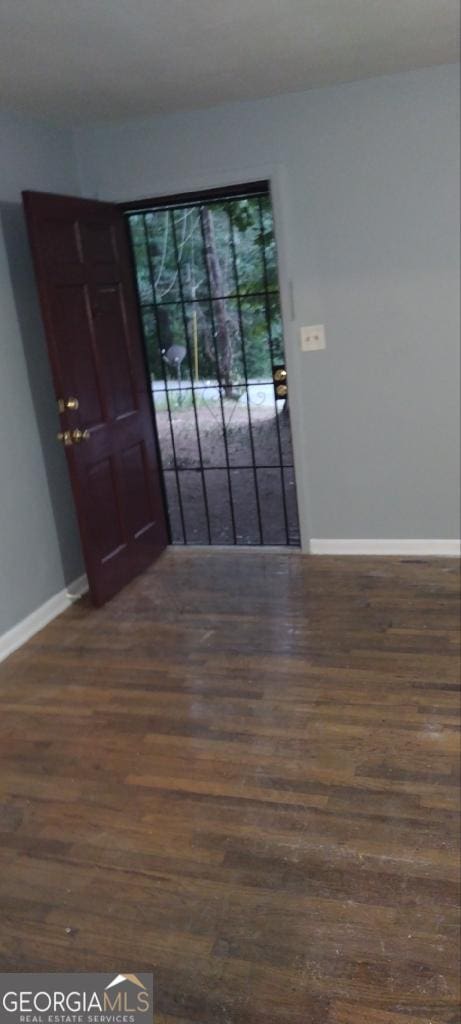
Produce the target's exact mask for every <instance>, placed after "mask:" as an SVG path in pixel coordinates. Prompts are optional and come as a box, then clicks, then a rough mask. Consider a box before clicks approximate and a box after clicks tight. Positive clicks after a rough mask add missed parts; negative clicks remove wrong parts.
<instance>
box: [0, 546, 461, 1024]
mask: <svg viewBox="0 0 461 1024" xmlns="http://www.w3.org/2000/svg"><path fill="white" fill-rule="evenodd" d="M458 593H459V576H458V565H457V563H456V562H454V561H448V560H443V559H438V560H433V561H424V560H414V559H413V560H400V559H368V558H367V559H365V558H361V559H358V558H344V559H341V558H312V559H309V558H303V557H301V556H299V555H296V554H286V555H285V554H280V555H279V554H275V553H259V552H255V553H250V552H238V551H230V552H222V551H213V550H204V551H203V552H200V551H181V550H169V551H168V552H166V554H165V555H164V556H163V557H162V559H161V560H160V562H159V563H157V565H156V566H155V567H154V568H153V569H151V570H150V571H149V572H147V573H146V574H145V575H144V576H143V577H141V578H139V579H138V580H137V581H135V583H133V584H132V585H130V586H129V587H128V588H127V589H126V590H125V591H124V593H122V594H121V595H119V597H118V598H116V599H115V600H114V601H112V602H111V603H110V604H109V605H107V606H106V607H105V608H102V609H100V610H98V611H96V610H92V609H91V608H90V607H89V605H88V604H87V602H86V600H83V601H81V602H79V603H78V604H77V605H75V606H74V607H73V608H71V609H70V610H69V611H68V612H66V613H65V614H64V615H62V616H61V617H60V618H58V619H56V620H55V621H54V622H53V623H52V624H51V625H49V626H48V627H47V628H46V629H45V630H44V631H43V632H41V633H40V634H38V635H37V636H36V637H35V638H34V639H33V640H32V641H31V642H29V643H28V644H27V645H26V646H25V647H23V648H22V649H21V650H20V651H18V652H17V653H16V654H14V655H13V656H12V657H11V658H10V659H9V660H8V661H6V662H5V663H4V664H3V665H2V666H0V723H1V762H0V766H1V779H0V784H1V796H0V839H1V853H0V902H1V924H0V969H1V970H18V971H26V970H34V969H39V970H51V971H61V970H73V971H85V970H98V969H100V970H107V971H109V970H110V971H117V972H119V971H128V970H129V971H134V972H137V971H142V970H153V971H154V973H155V977H156V987H157V991H158V1015H157V1017H156V1024H192V1022H194V1024H458V1022H459V1019H460V1014H459V1008H458V990H457V961H458V957H457V948H458V947H457V944H458V914H457V905H458V893H457V889H458V880H459V861H458V851H457V842H458V825H457V818H456V803H457V796H458V788H457V778H456V776H457V770H458V768H459V746H458V740H459V733H458V727H459V715H458V711H459V704H458V696H457V683H458V680H459V661H458V657H457V641H458V626H459V620H458Z"/></svg>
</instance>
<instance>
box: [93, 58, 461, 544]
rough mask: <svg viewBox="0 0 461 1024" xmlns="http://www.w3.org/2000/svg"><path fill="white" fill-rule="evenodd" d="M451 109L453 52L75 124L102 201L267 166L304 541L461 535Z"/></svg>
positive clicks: (212, 181)
mask: <svg viewBox="0 0 461 1024" xmlns="http://www.w3.org/2000/svg"><path fill="white" fill-rule="evenodd" d="M458 113H459V112H458V68H457V67H456V66H453V65H452V66H447V67H437V68H431V69H427V70H422V71H416V72H410V73H408V74H402V75H393V76H389V77H383V78H378V79H373V80H368V81H364V82H360V83H354V84H350V85H344V86H340V87H335V88H328V89H319V90H315V91H311V92H307V93H300V94H296V95H290V96H282V97H277V98H274V99H269V100H264V101H259V102H251V103H241V104H233V105H229V106H226V107H220V108H215V109H213V110H208V111H201V112H194V113H189V114H180V115H172V116H168V117H164V118H156V119H152V120H149V121H142V122H140V121H138V122H135V123H133V122H132V123H130V124H127V125H118V126H115V125H113V126H108V125H106V126H98V127H95V128H92V129H89V130H80V131H79V132H78V133H77V135H76V147H77V152H78V156H79V161H80V171H81V180H82V185H83V191H84V194H88V195H94V196H98V197H100V198H116V199H130V198H136V197H142V196H154V195H156V194H161V193H168V192H174V191H177V190H181V189H187V188H193V187H198V188H199V187H202V186H203V187H206V186H210V185H219V184H220V183H229V181H230V180H234V181H240V180H248V179H250V178H251V177H259V176H261V175H264V174H265V173H269V174H271V175H272V174H273V176H274V181H275V185H276V189H275V191H276V195H275V199H276V215H277V214H278V230H279V234H280V239H281V264H282V266H281V272H282V285H283V291H284V303H285V316H286V346H287V350H288V352H287V359H288V367H289V370H290V371H291V382H290V383H291V395H292V420H293V429H294V440H295V453H296V465H297V479H298V490H299V495H300V512H301V519H302V525H303V536H304V539H307V537H309V536H311V537H323V538H354V537H355V538H370V537H371V538H454V537H458V536H459V424H458V413H457V409H458V399H459V376H458V374H459V365H458V346H459V306H458V287H459V227H458V225H459V208H458V189H459V153H458ZM289 278H291V280H292V282H293V293H294V305H295V320H294V322H293V323H291V322H290V318H289V303H288V301H287V289H288V279H289ZM303 323H306V324H311V323H324V324H325V325H326V333H327V350H326V351H325V352H323V353H322V352H319V353H311V354H309V355H307V354H301V353H300V352H299V350H298V339H297V329H298V327H299V326H300V325H301V324H303Z"/></svg>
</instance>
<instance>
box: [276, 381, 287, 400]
mask: <svg viewBox="0 0 461 1024" xmlns="http://www.w3.org/2000/svg"><path fill="white" fill-rule="evenodd" d="M275 393H276V395H277V398H285V397H286V395H287V394H288V388H287V386H286V384H277V387H276V389H275Z"/></svg>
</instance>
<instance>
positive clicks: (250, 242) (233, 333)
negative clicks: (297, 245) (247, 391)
mask: <svg viewBox="0 0 461 1024" xmlns="http://www.w3.org/2000/svg"><path fill="white" fill-rule="evenodd" d="M206 208H207V209H208V210H210V211H211V214H212V226H213V234H214V239H213V245H214V255H215V256H216V259H217V265H218V268H219V277H220V281H221V286H222V289H223V291H222V295H221V296H218V295H217V294H213V292H212V285H211V280H210V268H209V265H208V263H207V261H206V258H205V238H204V226H203V217H202V214H201V210H202V209H203V208H201V207H197V206H195V207H176V208H175V209H159V210H155V211H152V212H149V213H147V214H132V215H130V216H129V226H130V232H131V239H132V245H133V252H134V259H135V267H136V277H137V286H138V293H139V299H140V304H141V309H142V317H143V327H144V336H145V341H146V347H147V356H148V362H149V367H150V371H151V374H152V377H153V378H155V379H161V378H162V377H168V378H169V377H175V376H176V375H177V370H176V369H175V368H172V367H171V366H170V365H169V364H168V363H167V362H166V361H165V356H166V355H167V353H168V349H170V348H171V346H172V345H180V346H183V348H184V349H185V350H186V355H185V358H184V360H183V362H182V364H181V377H182V379H183V380H190V379H191V378H192V379H195V377H196V371H197V369H198V377H199V379H217V378H219V377H220V376H221V377H222V375H223V373H224V366H223V364H222V360H223V358H224V356H223V352H222V351H221V352H220V351H219V346H218V344H217V329H216V319H217V299H218V298H224V308H225V320H226V325H227V332H228V337H229V339H230V346H231V377H232V380H234V381H235V382H239V381H241V380H242V379H243V377H244V376H248V377H250V378H257V379H267V380H270V379H271V373H272V364H273V363H278V362H282V361H283V338H282V323H281V315H280V302H279V294H278V280H277V253H276V244H275V235H274V225H273V217H272V208H271V203H270V198H269V196H263V197H261V198H258V197H248V198H246V199H235V200H234V199H232V200H223V201H219V202H211V203H210V204H207V207H206ZM266 291H267V299H266V297H265V295H264V293H265V292H266ZM245 371H246V372H245Z"/></svg>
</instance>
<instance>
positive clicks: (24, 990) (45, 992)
mask: <svg viewBox="0 0 461 1024" xmlns="http://www.w3.org/2000/svg"><path fill="white" fill-rule="evenodd" d="M0 1024H154V979H153V975H152V974H116V975H113V974H38V973H37V974H0Z"/></svg>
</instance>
